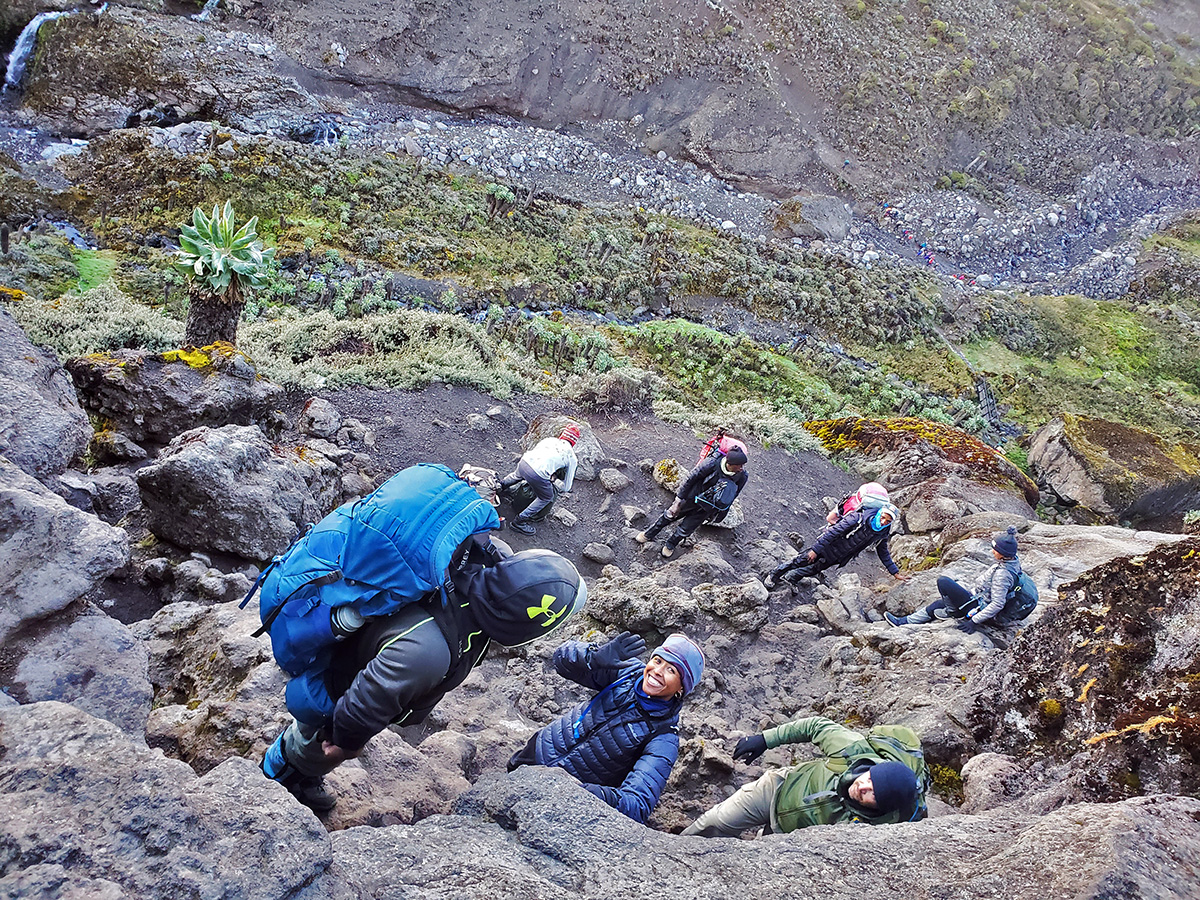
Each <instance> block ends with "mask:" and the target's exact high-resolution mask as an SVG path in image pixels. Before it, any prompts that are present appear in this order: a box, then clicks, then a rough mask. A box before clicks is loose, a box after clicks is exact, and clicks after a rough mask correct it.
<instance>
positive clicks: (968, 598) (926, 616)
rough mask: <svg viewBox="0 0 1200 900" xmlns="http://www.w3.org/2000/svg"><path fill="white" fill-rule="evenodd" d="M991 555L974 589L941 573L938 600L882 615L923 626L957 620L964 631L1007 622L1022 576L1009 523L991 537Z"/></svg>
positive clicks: (1014, 539)
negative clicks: (903, 612)
mask: <svg viewBox="0 0 1200 900" xmlns="http://www.w3.org/2000/svg"><path fill="white" fill-rule="evenodd" d="M992 556H993V557H994V558H995V560H996V562H995V563H994V564H993V565H992V566H991V567H989V568H988V570H987V571H986V572H984V573H983V575H981V576H980V578H979V580H978V581H976V582H975V590H973V591H969V590H967V589H966V588H965V587H963V586H962V585H961V584H959V583H958V582H957V581H955V580H954V579H953V578H950V577H948V576H946V575H941V576H939V577H938V580H937V589H938V593H939V594H941V597H940V598H939V599H937V600H934V601H933V602H932V603H930V604H929V605H928V606H926V607H925V608H924V609H918V610H917V611H916V612H911V613H909V614H908V615H907V616H894V615H892V614H891V613H884V617H885V618H886V619H887V620H888V622H890V623H891V624H893V625H925V624H927V623H929V622H932V621H934V620H935V619H957V620H959V621H958V623H957V626H956V627H957V628H958V629H959V630H960V631H965V632H967V634H974V633H975V629H976V628H978V627H979V626H980V625H985V624H987V625H1007V624H1009V617H1008V616H1006V615H1005V613H1006V611H1007V610H1006V607H1007V606H1008V605H1009V598H1010V597H1011V595H1012V592H1013V588H1014V587H1015V586H1016V584H1017V579H1018V578H1020V577H1021V562H1020V560H1018V559H1017V529H1016V528H1014V527H1012V526H1009V528H1008V530H1007V531H1005V532H1003V533H1001V534H997V535H995V536H994V537H993V538H992Z"/></svg>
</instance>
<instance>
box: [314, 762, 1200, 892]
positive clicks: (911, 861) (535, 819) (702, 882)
mask: <svg viewBox="0 0 1200 900" xmlns="http://www.w3.org/2000/svg"><path fill="white" fill-rule="evenodd" d="M457 811H458V815H455V816H437V817H434V818H430V819H426V820H424V821H422V822H420V823H418V824H417V825H414V826H412V827H409V828H374V829H366V828H359V829H353V830H351V831H343V832H339V833H337V834H335V835H334V836H333V854H334V860H335V864H336V866H337V867H338V868H339V869H340V870H341V871H343V872H353V873H354V877H355V878H356V879H357V883H358V884H359V885H360V886H361V888H362V889H363V891H364V893H365V894H366V895H367V896H370V897H376V898H383V897H389V896H398V895H400V893H401V892H403V896H405V897H407V898H411V900H423V898H435V897H436V898H441V897H445V896H446V893H445V877H446V872H447V871H449V870H448V868H447V867H448V866H450V865H452V867H453V868H452V871H453V872H454V880H455V884H456V885H458V886H459V887H460V889H462V891H463V895H464V896H471V895H475V894H478V893H482V892H485V891H486V892H487V893H489V894H491V893H494V894H495V895H497V896H506V897H557V896H561V895H563V894H564V893H566V894H570V895H571V896H573V897H581V898H597V900H600V898H603V900H608V898H612V897H624V896H628V897H641V896H665V897H709V896H714V897H715V896H720V897H725V896H735V897H736V896H754V897H758V896H778V897H822V898H831V900H893V898H895V897H901V896H903V897H972V898H977V900H1011V898H1013V897H1018V896H1045V897H1057V896H1066V897H1072V898H1077V900H1102V898H1104V900H1107V898H1115V897H1121V898H1123V900H1138V898H1147V900H1148V898H1156V900H1185V898H1190V897H1192V896H1193V889H1194V885H1193V884H1191V882H1190V879H1188V878H1185V877H1180V873H1184V872H1191V871H1194V870H1195V868H1196V866H1197V865H1200V825H1197V823H1196V817H1197V816H1200V801H1197V800H1195V799H1192V798H1187V797H1169V796H1157V797H1146V798H1140V799H1138V800H1133V801H1127V802H1125V803H1118V804H1111V805H1075V806H1069V807H1067V808H1065V809H1063V810H1060V811H1057V812H1055V813H1052V814H1050V815H1048V816H1045V817H1040V818H1039V817H1035V816H1029V815H992V816H978V817H974V816H944V817H940V818H936V819H928V820H925V821H923V822H917V823H913V824H907V825H899V826H891V827H876V828H863V827H848V826H834V827H830V828H810V829H806V830H802V831H798V832H793V833H792V834H790V835H773V836H770V837H767V838H765V839H763V840H759V841H753V842H744V841H738V840H730V839H724V840H722V839H705V838H694V837H689V838H684V837H678V836H675V835H669V834H662V833H660V832H656V831H652V830H647V829H646V828H644V827H642V826H641V825H638V824H637V823H635V822H633V821H632V820H630V819H628V818H626V817H624V816H622V815H621V814H620V813H618V812H616V811H615V810H613V809H611V808H609V807H608V806H606V805H605V804H604V803H603V802H602V801H600V800H598V799H597V798H595V797H593V796H591V795H590V794H588V793H586V792H585V791H583V790H582V789H581V788H580V787H579V786H578V785H577V784H575V783H574V782H573V781H572V779H571V778H570V777H569V776H567V775H566V774H565V773H563V772H561V771H557V770H550V769H543V768H533V769H529V768H526V769H519V770H517V771H516V772H514V773H512V774H510V775H503V776H489V777H485V778H484V779H481V780H480V782H479V783H478V784H477V785H476V786H475V787H474V788H473V789H472V790H471V791H470V792H469V793H468V794H466V795H464V797H463V798H462V799H461V800H460V801H459V803H458V805H457ZM451 861H452V862H451Z"/></svg>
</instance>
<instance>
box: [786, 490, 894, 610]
mask: <svg viewBox="0 0 1200 900" xmlns="http://www.w3.org/2000/svg"><path fill="white" fill-rule="evenodd" d="M899 520H900V510H898V509H896V507H895V506H893V505H892V504H890V503H886V504H884V505H883V506H881V507H880V508H879V509H866V508H863V509H856V510H855V511H854V512H852V513H847V514H846V515H844V516H842V517H841V518H840V519H838V520H837V522H836V523H835V524H833V525H831V526H830V527H829V528H826V529H825V531H824V532H823V533H822V534H821V536H820V537H819V538H817V539H816V540H815V541H814V542H813V545H812V549H811V550H809V551H808V552H807V553H801V554H799V555H798V556H795V557H793V558H792V559H790V560H789V561H788V562H785V563H784V564H783V565H781V566H778V567H776V568H775V570H774V571H772V572H770V573H768V574H767V575H766V576H765V577H764V578H763V584H765V585H766V586H767V588H768V589H773V588H776V587H780V586H781V582H783V581H787V582H788V583H790V584H795V583H796V582H797V581H798V580H799V579H801V578H810V577H812V576H813V575H816V574H817V573H819V572H822V571H824V570H825V569H828V568H829V567H830V566H838V567H839V568H840V567H842V566H844V565H846V563H848V562H850V560H852V559H854V557H856V556H858V554H860V553H862V552H863V551H864V550H866V549H867V548H868V547H870V546H871V545H872V544H874V545H875V552H876V554H878V556H879V561H880V562H881V563H883V567H884V568H885V569H887V570H888V572H889V573H890V574H891V576H892V577H893V578H896V579H898V580H899V581H903V580H904V576H903V575H901V574H900V567H899V566H898V565H896V563H895V561H894V560H893V559H892V554H891V551H890V550H889V549H888V540H889V539H890V538H891V536H892V527H893V526H895V525H896V524H897V523H898V522H899Z"/></svg>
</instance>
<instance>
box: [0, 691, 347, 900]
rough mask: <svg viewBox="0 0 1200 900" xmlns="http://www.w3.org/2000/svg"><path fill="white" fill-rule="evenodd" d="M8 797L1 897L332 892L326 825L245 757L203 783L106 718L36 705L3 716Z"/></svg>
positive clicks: (0, 819)
mask: <svg viewBox="0 0 1200 900" xmlns="http://www.w3.org/2000/svg"><path fill="white" fill-rule="evenodd" d="M0 790H2V791H3V793H4V803H3V804H0V846H2V847H4V853H3V856H2V857H0V860H2V863H0V896H5V897H14V896H76V897H85V896H86V897H121V898H131V897H138V898H143V900H151V898H163V900H167V898H171V900H175V898H179V897H246V898H261V900H276V898H278V900H283V898H312V900H315V898H316V897H322V896H335V895H336V893H335V892H336V888H330V887H326V886H325V884H324V883H325V882H326V880H327V879H328V869H329V865H330V861H331V852H330V845H329V838H328V836H327V835H326V833H325V830H324V829H323V828H322V827H321V823H320V822H318V821H317V818H316V817H315V816H314V815H313V814H312V813H311V812H309V811H308V810H307V809H305V808H304V807H302V806H301V805H300V804H298V803H297V802H296V801H295V800H294V799H293V798H292V797H291V796H290V795H289V794H288V793H287V791H285V790H284V789H283V788H282V787H280V786H279V785H278V784H276V783H275V782H273V781H270V780H268V779H267V778H264V777H263V775H262V773H261V772H260V771H259V770H258V767H257V766H256V765H255V764H254V763H252V762H250V761H249V760H245V759H231V760H229V761H228V762H227V763H225V764H224V765H223V766H221V767H219V768H218V769H215V770H214V771H212V772H209V773H208V774H207V775H205V776H204V777H198V776H197V775H196V773H195V772H193V771H192V770H191V769H190V768H188V766H187V765H186V764H184V763H182V762H178V761H177V760H172V759H166V758H165V757H163V755H162V754H161V752H159V751H157V750H151V749H150V748H148V747H146V746H145V745H144V744H141V743H139V742H136V741H133V740H131V739H130V738H129V736H128V735H126V734H124V733H123V732H122V731H121V730H120V729H118V728H117V727H116V726H114V725H112V724H110V723H108V722H105V721H102V720H100V719H96V718H93V717H92V716H89V715H87V714H86V713H84V712H82V711H81V710H78V709H75V708H74V707H71V706H67V705H65V704H61V703H54V702H48V703H34V704H30V705H27V706H17V707H6V708H0ZM68 886H69V887H71V888H73V889H74V890H76V891H77V893H74V894H72V893H67V892H64V893H57V891H60V890H63V888H64V887H68Z"/></svg>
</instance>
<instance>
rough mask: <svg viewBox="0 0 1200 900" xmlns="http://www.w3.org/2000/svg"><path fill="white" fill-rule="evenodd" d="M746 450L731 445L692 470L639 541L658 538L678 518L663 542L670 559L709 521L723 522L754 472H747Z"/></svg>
mask: <svg viewBox="0 0 1200 900" xmlns="http://www.w3.org/2000/svg"><path fill="white" fill-rule="evenodd" d="M746 462H747V457H746V451H744V450H743V449H742V448H741V447H730V448H729V452H728V453H726V454H725V455H723V456H722V455H721V454H714V455H712V456H710V457H709V458H708V459H706V460H704V461H703V462H702V463H700V464H699V465H698V466H696V468H694V469H692V471H691V472H689V473H688V477H687V478H685V479H684V481H683V484H681V485H680V486H679V490H678V491H676V492H675V502H674V503H672V504H671V506H670V507H669V508H668V509H667V511H666V512H664V513H663V514H662V515H661V516H659V517H658V521H656V522H655V523H654V524H653V525H651V526H650V527H649V528H647V529H646V530H645V531H640V532H638V534H637V536H636V537H635V538H634V540H635V541H637V542H638V543H639V544H646V543H649V542H650V541H652V540H654V538H655V537H656V536H657V535H658V533H659V532H660V531H662V530H663V529H664V528H666V527H667V526H668V525H670V524H671V523H672V522H678V523H679V524H678V525H676V526H675V530H674V531H673V532H671V536H670V537H668V538H667V539H666V540H665V541H664V542H663V546H662V555H663V556H664V557H666V558H667V559H670V558H671V557H672V556H674V554H675V548H676V547H678V546H679V543H680V542H681V541H682V540H684V538H686V537H688V535H690V534H691V533H692V532H694V531H695V530H696V529H697V528H699V527H700V526H701V525H703V524H704V523H705V522H720V521H721V520H722V519H724V518H725V516H726V514H727V513H728V512H729V510H730V508H731V507H732V506H733V501H734V500H736V499H737V496H738V494H740V493H741V492H742V488H744V487H745V486H746V482H747V481H748V480H749V478H750V476H749V475H748V474H747V473H746Z"/></svg>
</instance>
